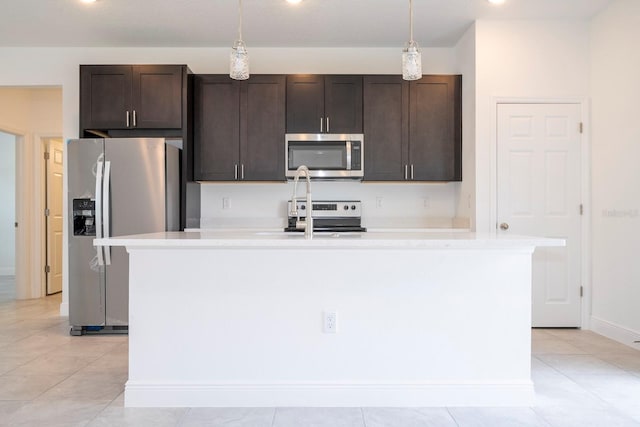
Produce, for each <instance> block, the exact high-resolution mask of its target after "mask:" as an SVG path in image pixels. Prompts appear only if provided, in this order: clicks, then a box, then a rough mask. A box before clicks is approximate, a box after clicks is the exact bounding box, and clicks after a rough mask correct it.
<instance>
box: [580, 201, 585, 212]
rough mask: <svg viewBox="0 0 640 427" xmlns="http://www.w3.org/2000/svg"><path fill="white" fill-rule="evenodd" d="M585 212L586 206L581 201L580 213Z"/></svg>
mask: <svg viewBox="0 0 640 427" xmlns="http://www.w3.org/2000/svg"><path fill="white" fill-rule="evenodd" d="M583 214H584V206H583V205H582V203H580V215H583Z"/></svg>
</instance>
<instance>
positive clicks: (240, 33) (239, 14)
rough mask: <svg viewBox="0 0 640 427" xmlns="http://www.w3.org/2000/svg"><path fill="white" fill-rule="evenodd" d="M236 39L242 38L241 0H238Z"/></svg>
mask: <svg viewBox="0 0 640 427" xmlns="http://www.w3.org/2000/svg"><path fill="white" fill-rule="evenodd" d="M238 40H242V0H238Z"/></svg>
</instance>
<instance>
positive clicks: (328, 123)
mask: <svg viewBox="0 0 640 427" xmlns="http://www.w3.org/2000/svg"><path fill="white" fill-rule="evenodd" d="M327 133H331V132H330V131H329V116H327Z"/></svg>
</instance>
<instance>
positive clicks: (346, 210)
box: [284, 200, 367, 232]
mask: <svg viewBox="0 0 640 427" xmlns="http://www.w3.org/2000/svg"><path fill="white" fill-rule="evenodd" d="M296 203H297V207H298V212H299V214H300V217H301V218H305V217H306V213H307V212H308V209H309V207H308V206H307V202H306V201H305V200H298V201H296ZM311 204H312V205H313V206H312V207H311V209H312V210H311V212H312V216H313V231H314V232H322V231H326V232H338V231H343V232H345V231H367V229H366V228H364V227H363V226H362V202H360V201H359V200H322V201H320V200H318V201H312V202H311ZM287 212H291V201H289V203H288V206H287ZM297 219H298V218H297V217H292V216H290V215H289V221H288V225H287V227H286V228H285V229H284V231H292V232H293V231H296V232H301V230H298V229H296V220H297Z"/></svg>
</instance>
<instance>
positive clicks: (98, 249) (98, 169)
mask: <svg viewBox="0 0 640 427" xmlns="http://www.w3.org/2000/svg"><path fill="white" fill-rule="evenodd" d="M102 164H103V163H102V161H98V163H97V166H96V203H95V212H96V213H95V215H96V219H95V221H96V223H95V226H96V239H102ZM96 252H97V254H98V265H104V258H103V257H102V246H96Z"/></svg>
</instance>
